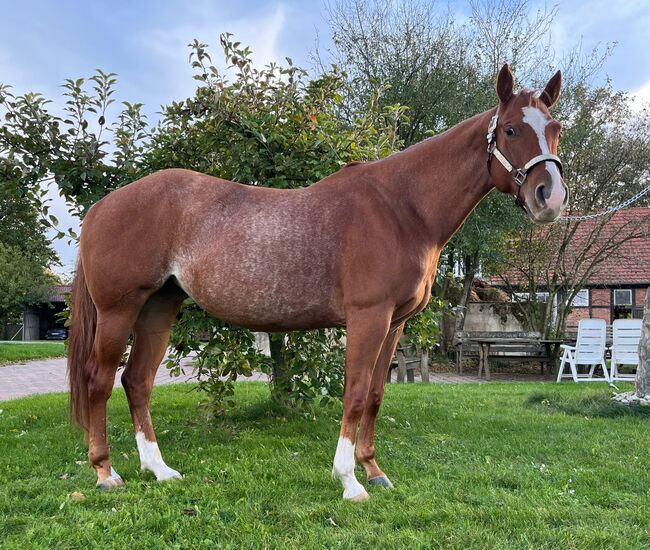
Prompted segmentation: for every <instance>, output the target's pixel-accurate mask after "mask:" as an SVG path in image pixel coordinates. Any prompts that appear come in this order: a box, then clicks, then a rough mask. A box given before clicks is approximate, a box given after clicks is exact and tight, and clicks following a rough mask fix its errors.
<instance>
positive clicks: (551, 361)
mask: <svg viewBox="0 0 650 550" xmlns="http://www.w3.org/2000/svg"><path fill="white" fill-rule="evenodd" d="M539 343H540V344H544V348H545V349H546V355H547V356H548V374H547V376H549V377H550V376H551V375H552V374H553V373H554V372H556V369H557V361H556V359H557V357H558V354H556V353H555V351H556V350H557V348H559V347H560V345H561V344H564V343H566V340H562V339H561V338H542V339H541V340H540V341H539ZM542 374H544V373H543V371H542Z"/></svg>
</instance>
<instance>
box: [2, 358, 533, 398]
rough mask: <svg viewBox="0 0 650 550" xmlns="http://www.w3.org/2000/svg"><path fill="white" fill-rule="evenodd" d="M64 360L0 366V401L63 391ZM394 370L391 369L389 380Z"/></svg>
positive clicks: (469, 380)
mask: <svg viewBox="0 0 650 550" xmlns="http://www.w3.org/2000/svg"><path fill="white" fill-rule="evenodd" d="M65 363H66V360H65V359H44V360H40V361H29V362H27V363H22V364H16V365H7V366H6V367H0V401H7V400H9V399H17V398H19V397H25V396H27V395H34V394H39V393H51V392H63V391H67V390H68V382H67V379H66V364H65ZM183 366H184V368H185V372H186V374H185V375H181V376H179V377H172V376H170V375H169V371H168V370H167V369H166V368H164V367H160V368H159V369H158V372H157V374H156V380H155V384H156V385H161V384H182V383H184V382H187V381H188V380H193V371H194V369H193V368H192V359H191V358H186V359H184V360H183ZM121 374H122V370H121V369H120V370H118V372H117V375H116V377H115V387H121V384H120V376H121ZM396 376H397V373H396V372H395V371H393V381H395V378H396ZM430 378H431V382H432V383H433V384H485V383H486V381H485V380H478V379H477V378H476V376H472V375H464V376H459V375H457V374H455V373H433V372H432V373H431V374H430ZM527 379H530V380H536V381H542V379H541V378H540V377H539V376H531V377H525V376H517V377H515V378H513V377H512V376H510V375H507V374H502V375H495V374H493V380H494V381H499V382H505V381H519V382H523V381H524V380H527ZM240 380H254V381H267V380H268V377H267V376H266V375H265V374H262V373H255V374H253V376H251V377H250V378H240ZM416 381H417V382H419V381H420V378H419V375H416Z"/></svg>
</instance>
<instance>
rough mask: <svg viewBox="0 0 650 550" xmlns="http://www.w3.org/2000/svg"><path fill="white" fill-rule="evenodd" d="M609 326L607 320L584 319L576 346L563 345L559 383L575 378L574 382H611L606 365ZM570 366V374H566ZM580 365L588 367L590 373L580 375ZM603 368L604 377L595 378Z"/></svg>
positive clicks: (561, 347) (558, 375)
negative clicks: (599, 369)
mask: <svg viewBox="0 0 650 550" xmlns="http://www.w3.org/2000/svg"><path fill="white" fill-rule="evenodd" d="M606 335H607V324H606V323H605V319H582V320H581V321H580V322H579V323H578V340H577V342H576V345H575V346H569V345H567V344H562V345H561V346H560V349H562V350H563V353H562V362H561V363H560V368H559V369H558V372H557V382H561V381H562V378H573V381H574V382H603V381H604V382H609V381H610V379H609V373H608V371H607V364H606V363H605V343H606V337H607V336H606ZM567 365H568V366H569V369H570V372H569V373H567V374H564V369H565V367H566V366H567ZM578 365H587V366H588V367H590V368H589V372H588V373H586V374H578V368H577V367H578ZM599 366H600V367H601V368H602V370H603V376H602V377H597V376H594V375H595V373H596V368H597V367H599Z"/></svg>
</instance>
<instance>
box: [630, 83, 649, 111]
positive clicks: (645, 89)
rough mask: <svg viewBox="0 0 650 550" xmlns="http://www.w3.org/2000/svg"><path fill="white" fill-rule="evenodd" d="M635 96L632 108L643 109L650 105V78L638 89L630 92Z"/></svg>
mask: <svg viewBox="0 0 650 550" xmlns="http://www.w3.org/2000/svg"><path fill="white" fill-rule="evenodd" d="M630 95H631V96H632V97H633V100H632V109H634V110H635V111H641V110H642V109H643V108H644V107H647V106H649V105H650V80H648V81H647V82H646V83H645V84H644V85H643V86H641V87H640V88H639V89H638V90H636V91H634V92H632V93H631V94H630Z"/></svg>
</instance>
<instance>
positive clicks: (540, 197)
mask: <svg viewBox="0 0 650 550" xmlns="http://www.w3.org/2000/svg"><path fill="white" fill-rule="evenodd" d="M545 190H546V186H545V185H544V184H543V183H542V184H541V185H538V186H537V188H536V189H535V199H537V204H539V205H540V206H541V207H542V208H545V207H546V193H545Z"/></svg>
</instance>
